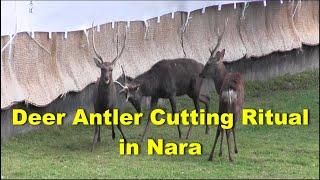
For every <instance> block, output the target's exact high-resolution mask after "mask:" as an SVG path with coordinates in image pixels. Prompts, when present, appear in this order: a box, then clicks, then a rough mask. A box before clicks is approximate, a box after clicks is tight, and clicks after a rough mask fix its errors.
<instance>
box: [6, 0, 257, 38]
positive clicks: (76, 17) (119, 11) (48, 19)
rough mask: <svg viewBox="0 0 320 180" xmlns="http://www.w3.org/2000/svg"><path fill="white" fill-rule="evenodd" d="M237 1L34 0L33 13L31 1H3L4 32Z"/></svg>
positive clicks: (57, 28)
mask: <svg viewBox="0 0 320 180" xmlns="http://www.w3.org/2000/svg"><path fill="white" fill-rule="evenodd" d="M251 1H257V0H251ZM234 2H238V3H239V2H243V1H33V13H29V7H30V1H1V35H8V34H14V33H15V32H16V31H17V32H22V31H29V32H30V31H44V32H66V31H73V30H81V29H85V28H89V27H91V24H92V22H93V21H94V22H95V24H104V23H108V22H112V21H134V20H147V19H150V18H153V17H157V16H161V15H163V14H167V13H171V12H175V11H186V12H190V11H193V10H196V9H202V8H203V7H208V6H212V5H219V4H228V3H234ZM238 7H239V5H238ZM222 8H223V6H222ZM16 24H17V27H16Z"/></svg>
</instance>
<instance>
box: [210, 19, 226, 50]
mask: <svg viewBox="0 0 320 180" xmlns="http://www.w3.org/2000/svg"><path fill="white" fill-rule="evenodd" d="M227 24H228V18H227V20H226V21H225V22H224V29H223V32H222V34H221V35H219V29H218V43H217V45H216V46H215V47H214V49H213V50H211V49H210V48H209V51H210V53H211V56H212V55H214V54H215V53H216V50H217V49H218V48H219V46H220V44H221V40H222V37H223V35H224V32H225V31H226V26H227Z"/></svg>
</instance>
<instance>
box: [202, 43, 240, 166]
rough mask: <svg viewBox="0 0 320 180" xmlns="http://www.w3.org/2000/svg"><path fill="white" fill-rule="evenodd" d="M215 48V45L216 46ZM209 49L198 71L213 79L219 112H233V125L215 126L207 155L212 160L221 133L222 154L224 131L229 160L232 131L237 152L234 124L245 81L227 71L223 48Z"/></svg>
mask: <svg viewBox="0 0 320 180" xmlns="http://www.w3.org/2000/svg"><path fill="white" fill-rule="evenodd" d="M216 48H217V46H216ZM216 48H215V49H214V50H210V49H209V51H210V58H209V60H208V61H207V63H206V64H205V66H204V69H203V71H202V72H201V73H200V75H199V76H200V77H202V78H211V79H213V80H214V84H215V88H216V90H217V92H218V95H219V114H220V115H221V114H222V113H233V117H234V119H233V127H232V128H231V129H223V128H222V127H221V125H219V126H218V127H217V131H216V136H215V139H214V143H213V147H212V150H211V153H210V156H209V159H208V160H209V161H212V160H213V154H214V150H215V147H216V144H217V140H218V138H219V136H220V134H221V139H220V140H221V141H220V152H219V156H220V157H221V156H222V151H223V147H222V144H223V136H224V133H226V137H227V145H228V154H229V161H230V162H232V161H234V158H233V155H232V153H231V149H230V148H231V142H230V140H229V137H230V134H231V132H232V135H233V141H234V153H235V154H237V153H238V149H237V143H236V136H235V124H236V122H237V121H239V119H240V118H241V113H242V108H243V104H244V93H245V87H244V86H245V85H244V83H245V81H244V78H243V76H242V75H241V74H240V73H237V72H236V73H231V72H227V70H226V67H225V65H224V63H223V58H224V54H225V49H223V50H222V51H221V52H220V51H218V52H217V53H216V54H215V50H216Z"/></svg>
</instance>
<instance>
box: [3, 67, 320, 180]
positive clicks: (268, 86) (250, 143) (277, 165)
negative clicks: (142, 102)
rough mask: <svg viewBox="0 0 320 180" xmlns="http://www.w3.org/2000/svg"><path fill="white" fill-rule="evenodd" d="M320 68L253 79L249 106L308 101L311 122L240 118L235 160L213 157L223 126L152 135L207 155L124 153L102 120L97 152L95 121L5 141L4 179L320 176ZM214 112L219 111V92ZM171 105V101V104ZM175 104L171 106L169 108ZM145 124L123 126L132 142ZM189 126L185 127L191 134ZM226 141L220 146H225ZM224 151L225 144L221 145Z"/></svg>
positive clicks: (164, 129)
mask: <svg viewBox="0 0 320 180" xmlns="http://www.w3.org/2000/svg"><path fill="white" fill-rule="evenodd" d="M318 86H319V70H315V71H309V72H304V73H301V74H297V75H293V76H292V75H287V76H283V77H280V78H276V79H274V80H270V81H267V82H265V83H262V82H259V83H257V82H250V83H247V85H246V89H247V92H246V102H245V108H256V109H257V108H264V109H272V110H273V111H277V112H302V109H303V108H309V111H310V120H309V126H289V125H288V126H281V127H279V126H251V125H249V126H244V125H242V124H241V122H238V124H237V140H238V141H237V142H238V149H239V153H238V154H237V155H236V156H235V162H234V163H230V162H229V161H228V158H227V147H226V141H225V143H224V146H225V147H224V154H223V156H222V157H221V158H220V157H218V156H217V154H215V159H214V161H213V162H209V161H207V159H208V156H209V153H210V150H211V147H212V144H213V138H214V134H215V130H216V127H213V128H211V131H210V135H205V134H204V131H205V127H203V126H197V127H194V129H193V133H192V135H191V138H190V139H189V140H188V141H186V140H185V139H181V140H180V139H179V138H178V137H177V129H176V128H175V127H170V126H160V127H156V126H152V125H151V128H150V130H149V133H148V134H147V135H148V137H149V138H163V139H165V140H166V141H167V142H168V141H174V142H177V143H178V142H200V143H201V144H202V156H190V155H183V156H157V155H152V156H150V155H147V153H146V149H147V147H146V142H145V143H142V144H141V147H140V149H141V154H140V155H138V156H120V155H119V145H118V140H119V133H118V132H117V134H116V140H115V141H113V140H112V139H111V129H110V128H108V127H102V134H101V138H102V142H101V144H100V145H98V147H97V149H96V151H95V152H94V153H91V152H90V151H89V150H90V147H91V143H92V136H93V127H84V126H77V127H71V126H61V127H59V128H53V127H45V128H43V129H41V130H38V131H35V132H31V133H28V134H23V135H19V136H17V137H14V138H10V139H8V140H2V141H1V177H2V178H26V177H28V178H316V179H319V87H318ZM212 99H213V100H212V101H211V109H210V111H211V112H216V111H217V108H218V107H217V96H216V94H213V95H212ZM178 103H179V104H178V108H179V109H182V108H186V107H187V108H188V109H192V108H193V104H192V101H191V100H190V99H188V98H185V97H184V98H183V97H182V98H179V100H178ZM167 104H168V103H167ZM167 108H168V107H167ZM143 128H144V123H143V125H142V126H132V127H130V126H129V127H124V132H125V134H126V136H127V138H128V139H129V141H130V142H135V141H136V142H139V139H140V136H141V134H142V131H143ZM186 131H187V127H184V128H183V136H184V137H185V135H186ZM218 147H219V146H218ZM216 152H218V151H216Z"/></svg>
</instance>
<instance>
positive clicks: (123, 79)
mask: <svg viewBox="0 0 320 180" xmlns="http://www.w3.org/2000/svg"><path fill="white" fill-rule="evenodd" d="M121 69H122V75H121V76H119V77H118V78H117V80H116V81H114V82H115V83H116V91H117V92H118V97H119V98H118V101H119V102H125V103H127V102H130V103H131V105H132V106H133V107H134V109H135V110H136V112H138V113H141V104H142V99H141V98H140V99H137V98H127V97H126V96H124V95H123V93H119V92H120V91H121V90H122V88H123V84H126V83H127V82H131V81H132V80H133V78H132V77H130V76H127V75H125V73H124V69H123V66H121Z"/></svg>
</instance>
